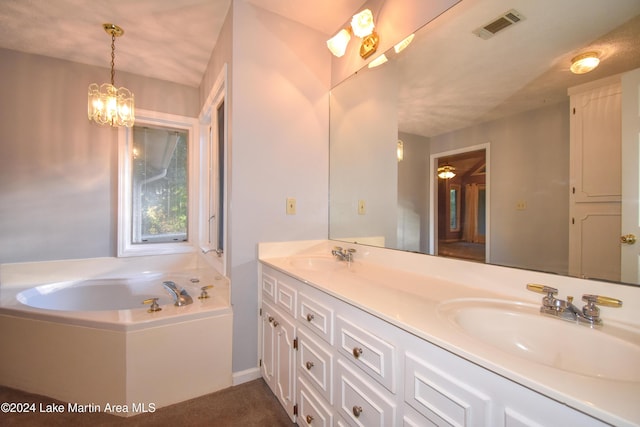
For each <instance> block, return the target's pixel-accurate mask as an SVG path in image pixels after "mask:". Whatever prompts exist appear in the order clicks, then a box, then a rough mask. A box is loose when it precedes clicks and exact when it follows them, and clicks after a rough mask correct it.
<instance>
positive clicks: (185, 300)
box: [162, 281, 193, 307]
mask: <svg viewBox="0 0 640 427" xmlns="http://www.w3.org/2000/svg"><path fill="white" fill-rule="evenodd" d="M162 286H164V288H165V289H166V290H167V291H168V292H169V294H171V296H172V297H173V301H174V302H175V305H176V306H178V307H180V306H183V305H188V304H191V303H193V298H191V295H189V294H188V293H187V291H186V290H185V289H183V288H179V287H178V285H176V284H175V283H174V282H171V281H166V282H162Z"/></svg>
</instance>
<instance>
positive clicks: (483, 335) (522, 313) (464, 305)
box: [438, 299, 640, 382]
mask: <svg viewBox="0 0 640 427" xmlns="http://www.w3.org/2000/svg"><path fill="white" fill-rule="evenodd" d="M438 314H439V315H440V316H443V317H444V318H446V319H448V320H449V321H450V322H452V323H453V324H454V325H455V327H456V328H458V329H459V330H461V331H462V332H463V333H465V334H466V335H468V336H469V337H470V338H473V339H475V340H478V341H481V342H482V343H484V344H488V345H490V346H492V347H493V348H496V349H498V350H500V351H503V352H506V353H509V354H512V355H514V356H518V357H521V358H524V359H527V360H529V361H532V362H536V363H540V364H543V365H546V366H550V367H553V368H556V369H559V370H562V371H567V372H572V373H574V374H580V375H585V376H590V377H596V378H603V379H608V380H616V381H632V382H637V381H640V363H638V361H639V360H640V335H639V334H638V333H637V331H630V330H628V329H623V328H618V327H616V326H611V325H609V324H607V319H606V318H605V319H604V323H605V325H604V326H603V327H602V328H601V329H592V328H590V327H588V326H584V325H578V324H576V323H573V322H568V321H564V320H561V319H556V318H551V317H547V316H544V315H542V314H540V312H539V306H537V305H533V304H525V303H517V302H512V301H507V300H492V299H461V300H454V301H448V302H445V303H442V304H440V306H439V308H438ZM610 323H611V322H610Z"/></svg>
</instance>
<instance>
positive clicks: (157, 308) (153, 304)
mask: <svg viewBox="0 0 640 427" xmlns="http://www.w3.org/2000/svg"><path fill="white" fill-rule="evenodd" d="M142 304H151V307H149V310H147V312H149V313H153V312H156V311H160V310H162V307H160V305H159V304H158V298H147V299H146V300H144V301H142Z"/></svg>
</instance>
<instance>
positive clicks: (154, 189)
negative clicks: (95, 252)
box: [118, 111, 197, 256]
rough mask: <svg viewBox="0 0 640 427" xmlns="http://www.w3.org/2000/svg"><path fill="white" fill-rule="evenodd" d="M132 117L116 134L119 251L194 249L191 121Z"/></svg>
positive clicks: (143, 114)
mask: <svg viewBox="0 0 640 427" xmlns="http://www.w3.org/2000/svg"><path fill="white" fill-rule="evenodd" d="M137 116H138V117H137V118H136V124H135V125H134V126H133V127H132V128H128V129H121V130H120V135H119V136H120V138H119V139H120V144H119V180H120V182H119V215H118V256H131V255H151V254H162V253H164V254H166V253H180V252H190V251H193V250H194V246H193V244H192V241H193V238H192V234H193V228H194V226H195V224H196V222H195V220H194V215H195V213H196V212H197V209H196V208H195V207H196V206H197V205H196V202H197V200H196V197H194V195H195V194H197V193H196V192H195V188H194V187H195V185H196V183H197V180H196V179H194V177H195V174H196V170H195V166H194V165H195V164H196V162H195V161H194V156H195V151H194V150H193V141H194V140H195V138H196V136H195V135H194V134H195V133H196V132H197V126H196V120H195V119H191V118H187V117H180V116H173V115H167V114H159V113H153V112H144V111H143V112H137Z"/></svg>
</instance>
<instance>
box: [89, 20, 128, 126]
mask: <svg viewBox="0 0 640 427" xmlns="http://www.w3.org/2000/svg"><path fill="white" fill-rule="evenodd" d="M102 27H103V28H104V31H105V32H106V33H107V34H110V35H111V83H103V84H102V85H100V86H98V84H97V83H92V84H90V85H89V99H88V106H87V108H88V115H89V120H90V121H94V122H96V123H98V124H101V125H110V126H114V127H117V126H127V127H131V126H133V123H134V121H135V115H134V106H133V93H131V91H130V90H129V89H127V88H125V87H121V88H116V87H115V86H114V83H113V81H114V76H115V71H114V66H115V58H116V53H115V52H116V37H120V36H122V35H123V34H124V30H123V29H122V28H120V27H119V26H117V25H114V24H103V25H102Z"/></svg>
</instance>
